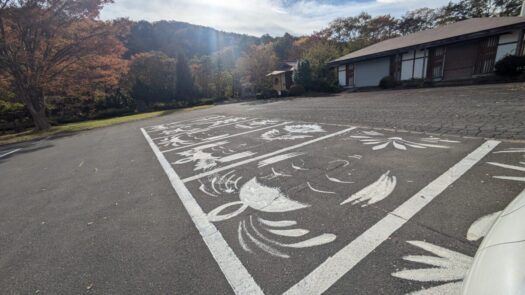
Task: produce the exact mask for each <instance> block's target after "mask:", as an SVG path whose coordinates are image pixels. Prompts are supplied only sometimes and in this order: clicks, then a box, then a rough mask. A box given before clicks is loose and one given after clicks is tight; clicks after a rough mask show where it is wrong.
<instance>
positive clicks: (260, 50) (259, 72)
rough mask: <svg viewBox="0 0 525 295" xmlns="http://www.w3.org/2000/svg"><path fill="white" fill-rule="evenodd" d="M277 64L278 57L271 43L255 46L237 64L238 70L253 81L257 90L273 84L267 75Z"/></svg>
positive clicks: (249, 80) (248, 79)
mask: <svg viewBox="0 0 525 295" xmlns="http://www.w3.org/2000/svg"><path fill="white" fill-rule="evenodd" d="M276 66H277V57H276V56H275V52H274V50H273V46H272V44H271V43H270V44H265V45H259V46H253V47H252V48H251V50H249V51H248V52H245V53H244V54H243V55H242V56H241V57H240V58H239V60H238V61H237V65H236V67H237V72H238V73H239V74H240V75H242V76H243V77H244V78H245V79H246V80H247V81H248V82H250V83H252V84H253V85H254V86H255V88H256V89H257V90H263V89H265V88H269V87H270V86H271V81H270V79H268V77H266V75H268V73H270V72H272V71H274V70H275V68H276Z"/></svg>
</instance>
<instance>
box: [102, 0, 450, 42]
mask: <svg viewBox="0 0 525 295" xmlns="http://www.w3.org/2000/svg"><path fill="white" fill-rule="evenodd" d="M446 3H448V0H425V1H421V0H349V1H343V0H115V3H113V4H109V5H108V6H106V7H104V9H103V10H102V13H101V18H102V19H104V20H108V19H114V18H119V17H127V18H129V19H131V20H147V21H158V20H176V21H183V22H188V23H192V24H197V25H203V26H208V27H213V28H215V29H219V30H222V31H226V32H235V33H242V34H248V35H254V36H261V35H263V34H266V33H268V34H270V35H272V36H282V35H283V34H284V33H285V32H288V33H290V34H292V35H296V36H299V35H305V34H310V33H312V32H314V31H319V30H321V29H322V28H324V27H326V26H327V25H328V23H329V22H330V21H332V20H334V19H335V18H337V17H345V16H354V15H357V14H359V13H360V12H361V11H366V12H368V13H370V14H371V15H373V16H374V15H381V14H388V13H389V14H391V15H392V16H401V15H403V14H404V13H405V12H406V11H408V10H413V9H416V8H421V7H430V8H436V7H440V6H443V5H445V4H446Z"/></svg>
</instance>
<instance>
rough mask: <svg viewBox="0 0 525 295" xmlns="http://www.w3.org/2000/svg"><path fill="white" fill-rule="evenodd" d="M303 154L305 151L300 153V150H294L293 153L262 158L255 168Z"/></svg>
mask: <svg viewBox="0 0 525 295" xmlns="http://www.w3.org/2000/svg"><path fill="white" fill-rule="evenodd" d="M305 154H306V153H300V152H299V153H297V152H295V153H289V154H282V155H278V156H275V157H271V158H269V159H264V160H262V161H260V162H259V164H258V165H257V168H262V167H264V166H268V165H272V164H275V163H279V162H281V161H285V160H288V159H291V158H295V157H299V156H303V155H305Z"/></svg>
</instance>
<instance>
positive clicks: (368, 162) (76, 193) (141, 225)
mask: <svg viewBox="0 0 525 295" xmlns="http://www.w3.org/2000/svg"><path fill="white" fill-rule="evenodd" d="M497 87H500V88H497ZM520 87H523V84H504V85H492V86H477V87H460V88H439V89H433V90H434V91H435V93H433V95H434V96H431V95H428V91H430V90H429V89H424V90H403V91H398V92H396V91H387V92H368V93H351V94H342V95H337V96H327V97H312V98H300V99H293V100H284V101H282V100H281V101H264V102H258V101H252V102H243V103H238V104H228V105H220V106H215V107H211V108H208V109H204V110H198V111H192V112H180V113H175V114H173V115H170V116H165V117H161V118H156V119H151V120H144V121H139V122H133V123H128V124H123V125H116V126H112V127H107V128H102V129H97V130H92V131H87V132H83V133H79V134H76V135H71V136H65V137H61V138H54V139H48V140H42V141H38V142H32V143H25V144H18V145H13V146H4V147H1V148H0V187H1V188H2V189H1V192H0V249H2V251H1V252H0V292H1V293H2V294H34V293H37V294H235V293H236V294H263V293H264V294H283V293H286V294H319V293H325V294H408V293H411V292H415V291H421V292H427V293H428V294H431V292H434V293H432V294H440V293H441V294H454V293H457V292H458V291H459V290H460V288H461V281H462V279H463V277H464V275H465V273H466V271H467V270H468V268H469V266H470V263H471V261H472V257H473V256H474V254H475V252H476V249H477V247H478V246H479V244H480V242H481V240H482V239H483V236H484V234H485V233H486V230H487V224H490V220H491V219H493V218H494V216H497V213H498V212H499V211H500V210H503V209H504V208H505V206H506V205H507V204H508V203H509V202H510V201H511V200H512V199H513V198H515V197H516V196H517V195H518V194H519V193H521V192H522V191H523V190H524V189H525V178H524V177H525V175H523V173H524V172H523V171H524V170H525V166H524V165H525V164H524V163H525V157H524V156H525V141H522V140H521V139H523V138H522V137H520V136H521V135H520V134H523V130H521V129H520V128H521V127H523V124H524V122H525V118H524V117H523V115H521V116H520V115H518V114H515V113H516V112H519V110H523V108H524V107H525V103H524V102H523V100H522V99H523V91H521V92H520V91H518V92H513V90H511V89H521V88H520ZM496 89H499V90H496ZM446 92H450V93H455V96H454V97H453V98H451V97H450V96H446V97H444V98H443V95H444V94H445V93H446ZM424 93H427V94H424ZM472 93H480V95H479V97H472V96H470V95H471V94H472ZM482 93H484V95H482ZM487 93H493V95H488V94H487ZM498 93H499V94H498ZM508 93H512V95H511V94H508ZM466 94H468V95H467V96H465V95H466ZM440 97H441V98H440ZM464 97H466V98H465V100H466V101H468V102H471V101H477V103H478V104H479V105H482V107H474V106H471V107H470V108H467V107H465V106H464V103H465V102H464V101H461V99H463V98H464ZM425 99H426V100H427V101H426V102H425ZM440 99H441V100H440ZM520 99H521V100H520ZM409 100H410V101H409ZM454 101H456V102H457V101H461V103H458V105H454ZM398 102H399V104H400V105H397V103H398ZM496 102H499V103H496ZM401 105H402V107H401ZM425 105H426V106H425ZM429 106H430V107H429ZM427 109H428V111H426V110H427ZM447 109H448V110H451V111H452V110H453V116H454V117H455V118H456V121H455V122H460V121H461V124H463V123H465V122H466V123H465V124H469V125H467V126H474V127H475V128H476V130H482V127H483V126H487V125H491V126H492V125H494V126H496V127H494V128H493V129H492V130H493V131H491V132H492V134H489V136H486V137H483V135H481V134H477V136H476V134H469V132H467V131H465V132H462V131H457V130H452V129H446V130H445V127H442V128H441V129H439V130H434V129H433V128H434V127H433V126H434V125H436V126H437V125H438V124H440V125H441V126H447V124H449V125H451V124H452V123H450V116H452V115H451V114H450V113H448V112H446V111H445V110H447ZM473 113H475V115H473ZM407 114H410V115H407ZM495 114H499V116H496V115H495ZM505 116H507V117H506V118H505ZM418 122H419V123H418ZM452 125H453V124H452ZM520 126H521V127H520ZM416 127H417V128H416ZM436 128H437V127H436ZM431 129H432V130H431ZM462 130H469V129H468V128H466V129H462ZM472 130H473V129H472ZM498 132H502V133H499V134H498ZM480 135H481V136H480ZM524 137H525V136H524ZM511 138H514V139H513V140H509V139H511ZM422 294H424V293H422Z"/></svg>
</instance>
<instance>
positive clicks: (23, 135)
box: [0, 106, 210, 145]
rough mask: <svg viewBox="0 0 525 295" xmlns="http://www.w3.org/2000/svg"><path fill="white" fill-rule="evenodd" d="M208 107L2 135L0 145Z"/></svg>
mask: <svg viewBox="0 0 525 295" xmlns="http://www.w3.org/2000/svg"><path fill="white" fill-rule="evenodd" d="M208 107H210V106H198V107H193V108H187V109H178V110H169V111H159V112H151V113H142V114H136V115H129V116H123V117H117V118H110V119H102V120H92V121H84V122H78V123H70V124H64V125H59V126H53V127H51V129H49V130H48V131H43V132H35V131H32V130H30V131H24V132H20V133H14V134H7V135H0V145H5V144H12V143H19V142H24V141H29V140H35V139H42V138H46V137H49V136H52V135H56V134H64V133H73V132H78V131H82V130H89V129H94V128H100V127H106V126H110V125H115V124H121V123H126V122H131V121H137V120H144V119H149V118H155V117H160V116H165V115H169V114H173V113H175V112H187V111H192V110H197V109H203V108H208Z"/></svg>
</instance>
